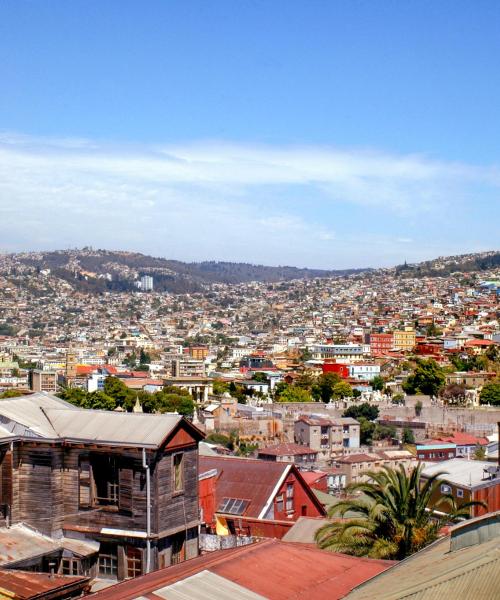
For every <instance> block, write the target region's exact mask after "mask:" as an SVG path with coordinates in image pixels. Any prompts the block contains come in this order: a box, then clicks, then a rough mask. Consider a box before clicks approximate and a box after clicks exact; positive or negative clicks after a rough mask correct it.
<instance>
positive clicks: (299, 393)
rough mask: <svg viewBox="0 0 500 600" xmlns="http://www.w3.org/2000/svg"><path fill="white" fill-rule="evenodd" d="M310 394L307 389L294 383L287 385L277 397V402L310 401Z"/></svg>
mask: <svg viewBox="0 0 500 600" xmlns="http://www.w3.org/2000/svg"><path fill="white" fill-rule="evenodd" d="M312 401H313V399H312V396H311V394H310V393H309V391H308V390H304V389H303V388H301V387H298V386H296V385H289V386H287V387H286V389H284V390H283V392H282V393H281V394H280V395H279V397H278V402H312Z"/></svg>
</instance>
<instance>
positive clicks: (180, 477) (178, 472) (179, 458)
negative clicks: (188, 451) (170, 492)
mask: <svg viewBox="0 0 500 600" xmlns="http://www.w3.org/2000/svg"><path fill="white" fill-rule="evenodd" d="M173 472H174V493H175V492H182V491H184V455H183V454H182V453H179V454H174V458H173Z"/></svg>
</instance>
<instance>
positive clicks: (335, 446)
mask: <svg viewBox="0 0 500 600" xmlns="http://www.w3.org/2000/svg"><path fill="white" fill-rule="evenodd" d="M359 435H360V433H359V422H358V421H356V419H351V418H349V417H342V418H339V419H328V418H323V417H306V416H301V417H300V418H299V419H298V420H297V421H295V424H294V438H295V443H296V444H302V445H304V446H307V447H308V448H311V450H316V451H317V452H318V460H320V461H321V460H323V461H328V460H330V459H332V458H333V457H335V456H338V455H339V454H342V453H343V452H345V450H346V449H348V448H359V444H360V437H359Z"/></svg>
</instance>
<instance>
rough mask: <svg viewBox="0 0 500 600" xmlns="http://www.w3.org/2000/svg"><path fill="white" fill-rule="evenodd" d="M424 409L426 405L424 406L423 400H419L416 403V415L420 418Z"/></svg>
mask: <svg viewBox="0 0 500 600" xmlns="http://www.w3.org/2000/svg"><path fill="white" fill-rule="evenodd" d="M423 407H424V405H423V404H422V400H417V401H416V402H415V415H416V416H417V417H420V415H421V414H422V408H423Z"/></svg>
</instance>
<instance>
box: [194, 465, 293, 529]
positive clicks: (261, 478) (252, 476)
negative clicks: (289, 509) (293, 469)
mask: <svg viewBox="0 0 500 600" xmlns="http://www.w3.org/2000/svg"><path fill="white" fill-rule="evenodd" d="M199 461H200V466H199V469H200V473H203V472H205V471H209V470H211V469H217V473H218V477H217V483H216V486H215V506H216V508H217V507H218V506H219V504H220V503H221V501H222V499H223V498H240V499H244V500H250V503H249V505H248V507H247V508H246V510H245V512H244V513H243V514H244V515H245V516H246V517H254V518H258V517H259V515H260V512H261V511H262V509H263V508H264V506H265V504H266V502H267V501H268V499H269V498H270V496H271V494H272V493H273V490H274V489H275V487H276V485H277V483H278V482H279V480H280V478H281V477H282V476H283V474H284V473H285V471H286V469H289V468H290V465H289V464H287V463H282V462H268V461H263V460H253V459H243V458H241V459H239V458H234V457H230V456H228V457H225V456H200V457H199Z"/></svg>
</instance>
